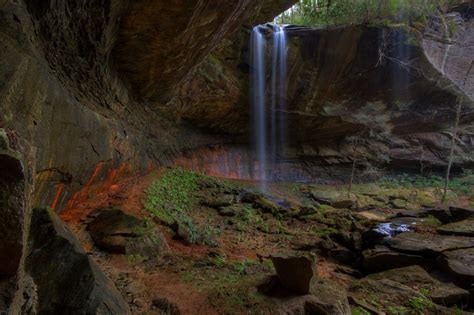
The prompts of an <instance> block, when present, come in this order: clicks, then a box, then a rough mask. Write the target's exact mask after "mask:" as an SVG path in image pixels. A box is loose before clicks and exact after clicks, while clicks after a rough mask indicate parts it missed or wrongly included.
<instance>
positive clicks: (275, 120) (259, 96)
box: [250, 25, 287, 191]
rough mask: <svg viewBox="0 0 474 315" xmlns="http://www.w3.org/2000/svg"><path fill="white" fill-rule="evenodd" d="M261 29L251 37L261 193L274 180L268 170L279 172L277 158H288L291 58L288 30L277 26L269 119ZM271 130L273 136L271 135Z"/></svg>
mask: <svg viewBox="0 0 474 315" xmlns="http://www.w3.org/2000/svg"><path fill="white" fill-rule="evenodd" d="M261 28H262V27H261V26H256V27H254V28H253V31H252V35H251V43H250V49H251V64H252V74H251V90H252V108H253V126H254V142H255V152H256V154H257V160H258V168H257V169H258V173H257V176H256V177H257V178H258V179H259V180H260V183H261V189H262V190H263V191H264V190H265V189H266V182H267V180H269V179H273V178H274V177H275V174H274V173H272V174H271V175H270V176H269V175H268V174H267V170H268V169H271V170H272V171H274V170H275V169H276V163H277V158H278V157H281V156H283V155H284V154H285V148H286V143H287V140H286V137H287V135H286V129H287V124H286V93H287V57H286V49H287V48H286V47H287V43H286V34H285V29H284V27H280V26H277V25H275V26H274V31H273V51H272V82H271V84H272V86H271V116H270V120H269V121H268V120H267V117H266V97H265V95H266V73H265V50H266V43H265V37H264V35H263V34H262V33H261ZM267 130H269V131H270V132H269V135H267Z"/></svg>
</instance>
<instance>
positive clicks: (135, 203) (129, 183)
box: [60, 172, 217, 315]
mask: <svg viewBox="0 0 474 315" xmlns="http://www.w3.org/2000/svg"><path fill="white" fill-rule="evenodd" d="M158 176H159V173H158V172H154V173H151V174H146V175H136V176H134V177H131V178H127V179H124V180H122V181H120V182H118V183H115V184H113V185H111V186H110V188H109V190H108V191H103V192H100V193H97V194H95V195H92V196H91V198H90V199H89V200H87V201H86V202H83V203H81V204H78V205H77V206H75V207H74V208H71V209H67V210H65V211H63V212H62V213H61V214H60V217H61V219H62V220H63V221H65V222H66V223H67V224H68V226H69V227H70V228H71V230H72V231H73V233H74V234H76V236H77V237H78V239H79V241H80V242H81V245H82V246H83V248H84V249H85V250H86V251H87V252H88V253H90V254H91V257H92V258H93V259H94V260H96V262H97V263H98V264H99V265H100V266H101V268H102V270H103V271H104V272H105V273H106V274H107V275H108V276H109V277H110V278H111V279H112V280H113V281H114V282H115V284H116V286H117V287H118V289H119V290H120V291H121V293H122V295H123V296H124V298H125V300H126V301H127V302H128V303H129V305H130V308H131V310H132V313H133V314H141V313H145V312H146V314H160V312H159V310H156V311H153V309H152V304H153V299H155V298H157V297H160V298H166V299H168V300H169V302H171V303H175V304H176V305H177V306H178V308H179V310H180V311H181V314H203V315H204V314H206V315H207V314H211V315H212V314H217V312H216V311H215V310H214V309H213V307H212V306H211V305H210V304H209V302H208V300H207V297H206V296H205V295H202V294H201V293H199V292H198V291H197V290H196V289H195V288H194V287H192V286H191V285H189V284H187V283H184V282H182V281H181V280H180V278H179V277H178V275H174V274H168V273H164V272H157V271H153V273H150V272H148V271H145V270H144V268H142V267H140V266H139V264H137V265H134V266H133V264H131V263H129V262H128V261H127V257H126V256H123V255H105V256H104V255H103V253H100V252H96V251H94V246H93V243H92V240H91V239H90V236H89V234H88V233H87V231H85V224H83V223H84V221H85V220H86V219H87V216H88V215H89V214H90V213H91V211H93V210H94V209H97V208H98V207H108V206H118V207H120V208H121V209H122V210H123V211H125V212H126V213H129V214H131V215H134V216H136V217H139V218H142V217H143V216H144V213H143V212H142V209H143V202H142V201H143V200H144V198H145V191H146V189H147V188H148V187H149V186H150V185H151V183H152V182H153V180H154V179H156V178H157V177H158ZM167 238H168V241H169V244H170V248H171V250H172V251H173V252H181V253H184V254H188V255H192V256H196V255H197V256H204V255H207V253H208V251H209V250H208V249H207V248H206V247H204V246H186V245H184V244H182V243H180V242H178V241H174V240H172V239H171V237H170V236H169V235H168V237H167Z"/></svg>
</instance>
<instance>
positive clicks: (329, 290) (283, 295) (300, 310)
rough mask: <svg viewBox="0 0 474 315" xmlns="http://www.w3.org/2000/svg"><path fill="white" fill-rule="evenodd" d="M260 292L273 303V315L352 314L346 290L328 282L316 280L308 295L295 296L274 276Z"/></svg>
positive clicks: (260, 288)
mask: <svg viewBox="0 0 474 315" xmlns="http://www.w3.org/2000/svg"><path fill="white" fill-rule="evenodd" d="M259 290H260V292H261V293H263V294H265V295H266V296H267V297H268V299H269V302H271V303H272V305H273V311H272V314H318V315H320V314H321V315H350V314H351V310H350V306H349V301H348V298H347V293H346V290H345V289H344V288H342V287H340V286H339V285H337V284H335V283H333V282H331V281H328V280H319V279H318V280H314V281H313V282H312V285H311V290H310V292H309V293H308V294H295V292H294V291H289V290H288V289H287V288H284V287H282V285H281V283H280V281H279V280H278V277H277V276H272V277H270V278H268V279H267V281H266V282H265V283H263V284H262V285H260V286H259Z"/></svg>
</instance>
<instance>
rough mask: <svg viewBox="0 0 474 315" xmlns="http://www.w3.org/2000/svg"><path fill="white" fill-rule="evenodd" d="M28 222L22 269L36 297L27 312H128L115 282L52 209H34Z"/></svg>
mask: <svg viewBox="0 0 474 315" xmlns="http://www.w3.org/2000/svg"><path fill="white" fill-rule="evenodd" d="M31 223H32V224H31V230H30V235H29V238H28V243H29V244H28V258H27V260H26V262H25V272H26V274H27V275H28V276H29V277H31V279H32V281H33V282H34V285H35V287H36V290H35V292H28V293H30V294H34V295H33V296H35V297H33V296H31V297H30V299H33V300H34V302H33V305H34V306H32V309H29V310H25V309H24V310H23V311H24V312H25V313H26V314H30V313H31V314H34V313H35V311H36V312H37V313H38V314H59V313H62V314H64V313H68V314H129V311H128V306H126V305H125V303H124V301H123V299H122V296H121V295H120V293H119V292H118V291H117V289H116V288H115V287H114V284H113V283H112V282H111V281H110V280H109V279H108V278H107V276H106V275H105V274H104V273H103V272H102V271H101V270H100V269H99V267H98V266H97V265H96V263H95V262H94V261H92V260H91V259H90V258H89V257H88V255H87V254H86V253H85V252H84V251H83V250H82V249H81V246H80V244H79V242H78V241H77V240H76V238H75V237H74V235H73V234H72V233H71V232H70V231H69V229H68V228H67V227H66V225H65V224H64V223H62V222H61V221H60V219H59V218H58V217H57V216H56V215H55V214H54V213H53V212H52V211H51V210H48V209H34V210H33V213H32V221H31ZM27 304H28V303H26V302H25V306H26V305H27ZM33 309H34V310H35V311H33Z"/></svg>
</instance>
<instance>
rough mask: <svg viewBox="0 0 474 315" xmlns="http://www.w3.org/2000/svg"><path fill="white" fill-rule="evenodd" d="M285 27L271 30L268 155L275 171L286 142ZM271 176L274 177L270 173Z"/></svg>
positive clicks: (276, 26)
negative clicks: (270, 95)
mask: <svg viewBox="0 0 474 315" xmlns="http://www.w3.org/2000/svg"><path fill="white" fill-rule="evenodd" d="M286 47H287V45H286V34H285V28H284V27H282V26H278V25H275V26H274V32H273V57H272V111H271V126H270V128H271V138H270V157H269V160H270V162H271V170H272V171H275V170H276V169H277V168H276V162H277V158H278V157H283V156H284V155H285V153H286V152H285V149H286V144H287V139H286V137H287V135H286V130H287V124H286V121H287V119H286V93H287V85H288V83H287V56H286ZM271 178H273V179H274V178H275V175H272V176H271Z"/></svg>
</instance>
